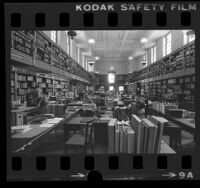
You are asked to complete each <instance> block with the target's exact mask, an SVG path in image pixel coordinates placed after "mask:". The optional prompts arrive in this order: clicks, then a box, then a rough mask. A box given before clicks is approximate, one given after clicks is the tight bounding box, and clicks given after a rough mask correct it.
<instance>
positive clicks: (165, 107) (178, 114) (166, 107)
mask: <svg viewBox="0 0 200 188" xmlns="http://www.w3.org/2000/svg"><path fill="white" fill-rule="evenodd" d="M152 109H153V110H155V111H158V112H160V113H162V114H166V115H168V116H170V117H174V118H190V117H194V116H195V112H191V111H189V110H185V109H179V108H178V105H176V104H172V103H164V102H159V101H154V102H152Z"/></svg>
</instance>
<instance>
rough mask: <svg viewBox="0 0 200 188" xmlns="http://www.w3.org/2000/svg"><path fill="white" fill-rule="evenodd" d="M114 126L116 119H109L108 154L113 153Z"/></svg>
mask: <svg viewBox="0 0 200 188" xmlns="http://www.w3.org/2000/svg"><path fill="white" fill-rule="evenodd" d="M115 126H116V119H111V120H110V121H109V123H108V153H114V151H115V149H114V148H115Z"/></svg>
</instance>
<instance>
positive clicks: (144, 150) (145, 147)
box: [143, 124, 149, 153]
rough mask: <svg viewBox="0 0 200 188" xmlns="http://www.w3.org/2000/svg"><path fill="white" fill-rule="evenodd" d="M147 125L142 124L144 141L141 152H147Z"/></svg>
mask: <svg viewBox="0 0 200 188" xmlns="http://www.w3.org/2000/svg"><path fill="white" fill-rule="evenodd" d="M148 136H149V126H148V125H146V124H144V143H143V153H147V144H148V139H149V137H148Z"/></svg>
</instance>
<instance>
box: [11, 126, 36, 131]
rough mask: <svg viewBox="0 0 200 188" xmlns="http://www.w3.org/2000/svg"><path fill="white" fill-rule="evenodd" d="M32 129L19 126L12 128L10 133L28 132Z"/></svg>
mask: <svg viewBox="0 0 200 188" xmlns="http://www.w3.org/2000/svg"><path fill="white" fill-rule="evenodd" d="M31 129H32V128H31V127H30V125H20V126H12V127H11V131H22V133H25V132H28V131H30V130H31Z"/></svg>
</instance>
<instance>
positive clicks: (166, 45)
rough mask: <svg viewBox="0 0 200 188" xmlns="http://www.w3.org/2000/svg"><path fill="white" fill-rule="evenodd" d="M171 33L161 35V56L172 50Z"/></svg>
mask: <svg viewBox="0 0 200 188" xmlns="http://www.w3.org/2000/svg"><path fill="white" fill-rule="evenodd" d="M171 47H172V34H171V33H169V34H167V35H166V36H164V37H163V57H164V56H166V55H168V54H170V53H171V50H172V48H171Z"/></svg>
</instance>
